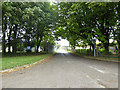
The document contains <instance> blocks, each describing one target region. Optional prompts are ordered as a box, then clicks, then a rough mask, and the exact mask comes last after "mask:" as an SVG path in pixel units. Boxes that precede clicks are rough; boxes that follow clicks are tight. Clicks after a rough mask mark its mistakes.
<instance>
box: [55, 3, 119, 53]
mask: <svg viewBox="0 0 120 90" xmlns="http://www.w3.org/2000/svg"><path fill="white" fill-rule="evenodd" d="M56 11H57V12H56V13H57V17H59V18H58V20H57V23H56V29H58V30H57V31H56V34H57V35H60V36H62V37H63V38H67V40H68V41H69V42H70V44H71V45H72V46H73V48H75V46H77V45H79V44H80V43H82V44H84V45H90V46H92V47H94V43H93V41H94V39H97V40H99V42H101V44H102V45H103V47H104V49H105V51H106V52H109V43H110V42H109V41H110V39H113V40H114V41H117V44H118V48H119V53H120V2H66V3H65V2H60V3H57V4H56Z"/></svg>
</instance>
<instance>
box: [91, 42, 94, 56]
mask: <svg viewBox="0 0 120 90" xmlns="http://www.w3.org/2000/svg"><path fill="white" fill-rule="evenodd" d="M91 46H92V49H93V52H92V53H93V54H92V55H94V44H91Z"/></svg>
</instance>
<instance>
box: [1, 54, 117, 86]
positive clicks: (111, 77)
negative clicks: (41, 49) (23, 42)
mask: <svg viewBox="0 0 120 90" xmlns="http://www.w3.org/2000/svg"><path fill="white" fill-rule="evenodd" d="M2 80H3V81H2V87H3V88H118V64H117V63H112V62H105V61H97V60H91V59H85V58H81V57H78V56H75V55H72V54H55V55H54V56H53V57H52V58H51V59H50V60H49V61H47V62H44V63H40V64H37V65H35V66H33V67H30V68H26V69H24V70H19V71H15V72H10V73H7V74H3V77H2Z"/></svg>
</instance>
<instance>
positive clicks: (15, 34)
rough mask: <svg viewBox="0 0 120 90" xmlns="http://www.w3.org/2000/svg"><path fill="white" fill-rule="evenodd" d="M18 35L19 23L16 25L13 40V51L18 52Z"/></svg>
mask: <svg viewBox="0 0 120 90" xmlns="http://www.w3.org/2000/svg"><path fill="white" fill-rule="evenodd" d="M16 36H17V25H15V27H14V37H13V40H14V41H13V42H14V44H13V53H16V51H17V38H16Z"/></svg>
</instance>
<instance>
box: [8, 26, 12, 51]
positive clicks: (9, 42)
mask: <svg viewBox="0 0 120 90" xmlns="http://www.w3.org/2000/svg"><path fill="white" fill-rule="evenodd" d="M11 32H12V30H11V28H10V31H9V36H8V53H10V52H11V51H10V46H11V40H10V38H11Z"/></svg>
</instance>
